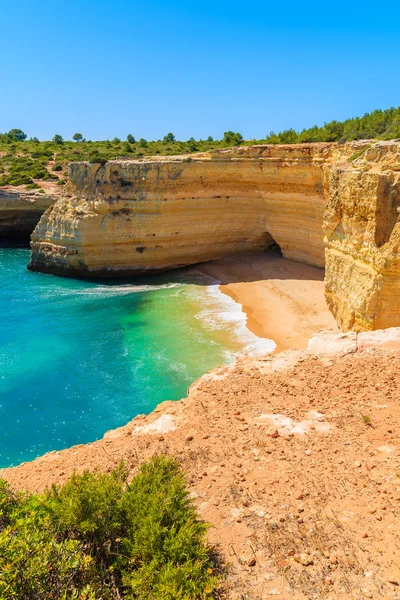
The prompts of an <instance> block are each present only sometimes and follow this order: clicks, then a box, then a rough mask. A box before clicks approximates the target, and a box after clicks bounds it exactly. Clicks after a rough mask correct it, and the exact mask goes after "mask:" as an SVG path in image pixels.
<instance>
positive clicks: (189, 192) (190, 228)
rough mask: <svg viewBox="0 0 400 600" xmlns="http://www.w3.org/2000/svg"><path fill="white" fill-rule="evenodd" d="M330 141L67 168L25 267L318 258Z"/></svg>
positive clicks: (132, 269)
mask: <svg viewBox="0 0 400 600" xmlns="http://www.w3.org/2000/svg"><path fill="white" fill-rule="evenodd" d="M335 152H336V153H337V152H339V153H342V154H343V153H346V152H347V154H349V153H351V152H352V149H351V148H344V147H342V148H339V150H338V147H337V146H336V145H332V144H304V145H299V146H253V147H241V148H233V149H227V150H219V151H215V152H212V153H205V154H197V155H192V156H190V157H187V156H186V157H169V158H156V159H144V160H136V161H127V160H125V161H122V160H119V161H110V162H108V163H107V164H105V165H103V166H100V165H99V164H87V163H76V164H72V165H71V167H70V174H69V181H70V183H69V186H68V187H69V190H68V191H69V194H70V197H64V198H63V199H61V200H59V201H58V202H57V204H56V205H55V207H54V209H53V210H52V211H48V212H47V213H46V214H45V215H44V217H43V218H42V219H41V221H40V223H39V225H38V227H37V228H36V230H35V232H34V235H33V237H32V260H31V263H30V268H31V269H37V270H43V271H50V272H56V273H59V274H63V275H74V274H79V275H93V276H98V275H102V276H104V275H106V276H107V275H108V276H109V275H130V274H137V273H141V272H154V271H161V270H165V269H171V268H174V267H179V266H182V265H188V264H193V263H196V262H200V261H205V260H209V259H214V258H218V257H221V256H226V255H229V254H233V253H236V252H240V251H245V250H258V249H262V248H266V247H268V246H269V245H270V244H271V242H272V239H271V236H272V238H273V240H275V241H276V243H278V244H279V246H280V248H281V250H282V252H283V255H284V256H285V257H287V258H291V259H295V260H300V261H303V262H307V263H310V264H312V265H317V266H323V264H324V241H323V235H322V229H321V225H322V219H323V211H324V207H325V199H324V188H323V165H324V164H325V162H326V160H329V158H330V157H331V156H332V155H333V154H334V153H335Z"/></svg>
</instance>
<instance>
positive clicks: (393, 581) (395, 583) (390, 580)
mask: <svg viewBox="0 0 400 600" xmlns="http://www.w3.org/2000/svg"><path fill="white" fill-rule="evenodd" d="M388 582H389V583H391V584H392V585H396V586H397V585H399V580H398V578H397V577H389V579H388Z"/></svg>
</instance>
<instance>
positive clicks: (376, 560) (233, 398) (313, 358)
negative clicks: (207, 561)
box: [1, 329, 400, 600]
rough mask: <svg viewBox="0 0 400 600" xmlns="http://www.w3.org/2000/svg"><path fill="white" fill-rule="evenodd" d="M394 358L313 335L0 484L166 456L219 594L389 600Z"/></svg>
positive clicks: (394, 499)
mask: <svg viewBox="0 0 400 600" xmlns="http://www.w3.org/2000/svg"><path fill="white" fill-rule="evenodd" d="M399 352H400V330H398V329H391V330H387V331H385V332H375V333H365V334H360V335H359V336H357V335H356V334H355V333H350V334H346V335H343V334H339V335H333V334H330V333H329V332H323V333H321V334H319V335H318V336H315V337H314V338H312V340H311V341H310V345H309V351H307V352H304V351H288V352H285V353H281V354H278V355H276V356H275V357H270V356H268V357H262V358H260V357H259V358H252V359H251V358H243V359H241V360H239V361H238V363H237V364H236V365H234V366H232V367H224V368H221V369H216V370H214V371H213V372H211V373H209V374H207V375H205V376H204V377H202V378H201V379H200V380H199V381H198V382H197V383H196V384H194V385H193V386H192V387H191V389H190V391H189V394H188V397H187V398H186V399H184V400H182V401H180V402H166V403H164V404H162V405H160V406H159V407H158V408H157V410H156V411H154V412H153V413H151V414H150V415H148V416H139V417H137V418H136V419H134V420H133V421H132V422H131V423H129V424H128V425H127V426H125V427H122V428H120V429H117V430H115V431H111V432H109V433H108V434H106V435H105V437H104V439H103V440H100V441H98V442H95V443H93V444H87V445H82V446H75V447H73V448H70V449H68V450H64V451H61V452H52V453H49V454H47V455H45V456H43V457H41V458H39V459H37V460H35V461H33V462H32V463H25V464H23V465H21V466H19V467H17V468H15V469H6V470H4V471H3V472H2V473H1V476H2V477H5V478H6V479H7V480H8V481H9V482H10V483H11V485H13V486H14V487H17V488H22V489H29V490H43V489H45V488H46V487H49V486H50V485H51V484H52V483H60V482H62V481H65V480H66V479H67V478H68V477H69V476H70V475H71V473H73V472H74V471H77V472H82V471H83V470H84V469H94V468H98V469H101V470H110V469H112V468H113V467H114V466H115V465H117V464H118V463H119V461H120V460H121V459H123V460H125V461H126V462H127V464H128V465H129V467H130V469H131V472H132V474H133V473H135V472H137V470H138V467H139V464H140V463H141V461H143V460H144V459H146V458H148V457H149V456H151V455H153V454H154V453H156V452H163V453H167V454H170V455H173V456H175V457H177V458H178V460H179V461H180V462H181V463H182V465H183V467H184V469H185V471H186V473H187V475H188V478H189V481H190V486H191V491H192V495H193V497H194V498H195V499H196V503H197V505H198V508H199V511H200V513H201V515H202V516H203V517H204V518H205V519H206V520H207V521H209V522H210V523H211V525H212V527H211V529H210V532H209V538H210V541H211V542H212V543H215V544H217V545H218V546H219V548H220V550H221V551H222V553H223V555H224V557H225V559H226V561H227V567H228V572H227V580H226V595H227V597H228V598H237V599H239V598H240V599H242V598H246V599H247V600H255V599H257V600H259V599H260V598H269V597H271V596H275V595H276V596H280V597H281V598H296V599H303V598H307V599H309V598H316V599H318V600H319V599H322V598H326V599H328V598H340V599H346V600H348V599H349V598H355V599H361V598H362V599H365V598H396V597H398V596H399V593H398V590H399V584H400V569H399V552H400V509H399V506H400V504H399V503H400V479H399V467H400V435H399V432H398V430H397V428H396V425H395V424H396V423H397V421H398V420H399V418H400V408H399V404H398V389H399V386H400V372H399V369H398V361H399V358H400V354H399ZM371 373H373V377H371Z"/></svg>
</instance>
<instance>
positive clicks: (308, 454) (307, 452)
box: [304, 448, 312, 456]
mask: <svg viewBox="0 0 400 600" xmlns="http://www.w3.org/2000/svg"><path fill="white" fill-rule="evenodd" d="M304 454H305V455H306V456H311V454H312V450H310V449H309V448H308V449H307V450H305V451H304Z"/></svg>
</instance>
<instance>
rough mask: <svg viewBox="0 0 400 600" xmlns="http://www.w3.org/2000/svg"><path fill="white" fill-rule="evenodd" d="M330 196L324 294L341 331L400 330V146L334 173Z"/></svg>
mask: <svg viewBox="0 0 400 600" xmlns="http://www.w3.org/2000/svg"><path fill="white" fill-rule="evenodd" d="M358 154H359V153H358ZM326 195H327V206H326V211H325V219H324V230H325V234H326V238H327V241H328V248H327V250H326V271H325V290H326V299H327V302H328V306H329V308H330V309H331V310H332V312H333V314H334V316H335V318H336V320H337V323H338V325H339V327H340V328H341V329H343V330H348V329H353V330H354V331H363V330H372V329H383V328H386V327H392V326H398V325H400V260H399V243H400V222H399V207H400V143H399V142H379V143H376V144H373V145H371V146H368V147H367V148H366V150H365V151H364V152H362V153H361V155H360V156H357V155H355V157H354V160H352V159H350V161H349V162H347V163H346V164H345V165H342V166H338V165H334V166H333V167H331V168H330V169H329V171H328V172H327V185H326Z"/></svg>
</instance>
